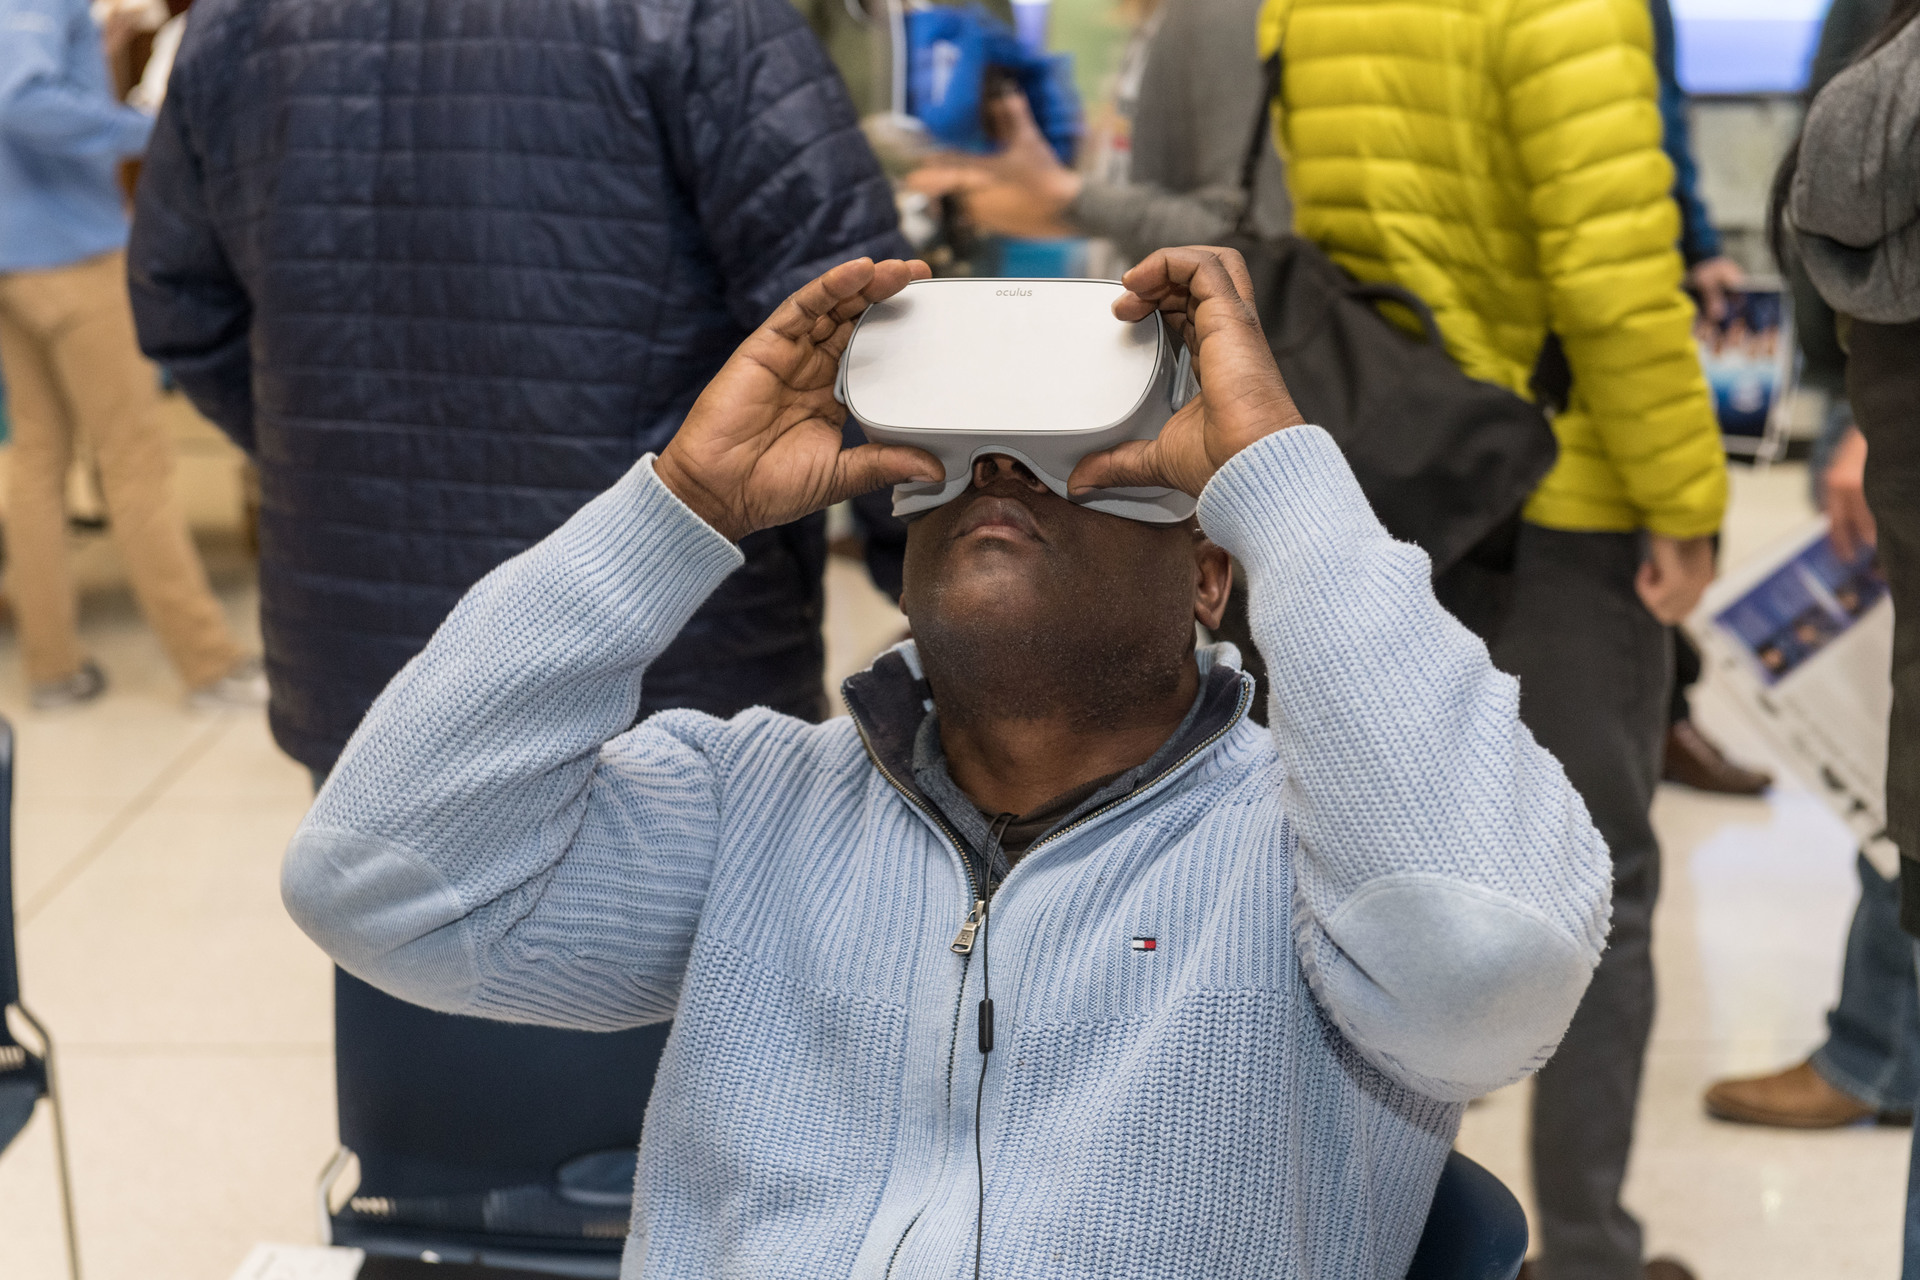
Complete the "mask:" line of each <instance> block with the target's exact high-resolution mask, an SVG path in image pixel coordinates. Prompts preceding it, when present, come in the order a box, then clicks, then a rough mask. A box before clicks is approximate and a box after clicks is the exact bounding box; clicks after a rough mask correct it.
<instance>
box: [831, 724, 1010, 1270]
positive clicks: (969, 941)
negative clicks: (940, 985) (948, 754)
mask: <svg viewBox="0 0 1920 1280" xmlns="http://www.w3.org/2000/svg"><path fill="white" fill-rule="evenodd" d="M853 727H854V729H855V730H856V731H857V732H858V733H859V734H860V745H861V746H862V747H865V748H866V751H867V759H869V760H871V761H873V767H874V768H875V769H877V770H879V771H880V776H881V777H883V778H885V779H886V780H887V785H888V786H890V787H892V788H893V789H894V790H895V791H897V792H899V793H900V795H901V798H903V799H904V800H906V802H907V803H908V804H910V805H912V806H913V807H914V808H916V809H918V810H919V811H920V812H921V813H924V814H925V815H926V816H927V820H928V821H930V822H931V823H933V825H934V828H935V829H936V830H938V831H939V832H940V834H941V835H942V836H944V837H945V838H946V841H947V845H948V848H949V849H951V850H952V852H953V855H954V857H955V859H957V860H958V861H959V863H960V874H961V876H962V877H964V878H965V880H966V882H967V901H968V902H970V903H972V904H973V905H972V906H971V907H970V908H968V910H967V917H966V919H965V920H963V921H961V923H960V932H959V933H958V934H956V935H955V936H954V939H953V942H952V944H951V945H950V946H949V947H948V950H950V951H952V952H953V953H954V954H955V955H957V956H959V957H960V985H959V987H958V989H957V990H956V991H955V992H954V996H953V1034H952V1039H951V1042H950V1043H949V1045H948V1047H947V1114H948V1115H949V1116H951V1115H952V1114H953V1063H954V1059H955V1057H956V1056H957V1055H958V1054H959V1052H960V1015H961V1013H963V1012H964V1011H965V1009H966V1004H967V970H968V969H969V968H971V967H972V961H973V940H974V937H975V936H976V935H977V934H978V933H979V931H980V916H981V913H982V912H983V911H984V910H985V907H986V904H985V902H983V901H982V900H981V893H980V881H979V878H978V877H976V876H975V875H974V874H973V863H972V860H971V859H969V858H968V857H967V855H966V854H965V853H964V852H962V850H964V849H965V848H966V847H967V846H966V841H964V840H962V839H961V838H960V835H959V833H958V832H956V831H955V830H954V829H953V827H952V826H951V825H949V824H948V822H947V820H946V818H945V817H944V816H943V815H942V814H941V813H940V811H939V810H937V809H935V808H933V807H932V806H931V805H928V804H926V803H925V802H923V801H922V800H921V799H920V798H919V797H918V796H916V795H914V794H913V792H911V791H909V790H907V788H906V787H904V786H902V785H901V784H900V779H898V778H896V777H894V776H893V771H892V770H890V769H888V768H887V766H886V765H885V764H884V763H883V762H882V761H881V759H880V755H879V753H878V752H876V751H875V750H874V749H873V743H871V742H869V741H868V740H867V731H866V729H865V728H864V727H863V726H862V725H861V723H860V718H859V717H858V716H855V717H853ZM926 1210H927V1207H926V1205H924V1204H923V1205H921V1206H920V1208H919V1210H918V1211H917V1212H915V1214H914V1215H913V1218H912V1220H911V1221H909V1222H908V1223H907V1226H906V1230H904V1231H902V1232H901V1233H900V1238H899V1239H898V1240H896V1241H894V1242H893V1252H892V1253H890V1254H888V1255H887V1271H886V1274H887V1275H888V1276H891V1275H893V1268H894V1265H895V1264H896V1263H897V1262H899V1261H900V1251H901V1250H902V1249H904V1248H906V1246H907V1240H908V1238H909V1237H910V1236H912V1235H913V1229H914V1228H915V1227H916V1226H918V1225H919V1224H920V1217H921V1215H922V1214H924V1213H925V1212H926Z"/></svg>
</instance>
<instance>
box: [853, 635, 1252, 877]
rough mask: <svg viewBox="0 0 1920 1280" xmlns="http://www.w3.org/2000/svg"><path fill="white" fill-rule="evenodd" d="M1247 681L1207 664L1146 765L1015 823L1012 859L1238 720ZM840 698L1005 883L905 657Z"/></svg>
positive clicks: (982, 821) (902, 781)
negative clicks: (1182, 715)
mask: <svg viewBox="0 0 1920 1280" xmlns="http://www.w3.org/2000/svg"><path fill="white" fill-rule="evenodd" d="M1244 683H1245V682H1244V679H1243V677H1242V676H1241V674H1240V672H1239V671H1238V670H1236V669H1235V668H1234V667H1232V666H1229V665H1227V664H1226V663H1224V662H1215V663H1213V664H1211V665H1210V666H1208V667H1207V669H1206V671H1205V672H1204V673H1203V674H1202V675H1201V678H1200V689H1199V692H1198V693H1197V694H1195V696H1194V700H1193V705H1192V706H1191V707H1190V708H1188V710H1187V715H1186V718H1185V719H1184V720H1182V721H1181V722H1180V727H1179V728H1178V729H1176V730H1174V732H1173V735H1172V736H1171V737H1169V738H1168V739H1167V740H1166V742H1165V743H1163V744H1161V747H1160V749H1159V750H1158V751H1156V752H1154V753H1153V755H1152V756H1151V757H1149V758H1148V759H1147V760H1146V762H1145V763H1143V764H1139V765H1136V766H1134V767H1133V768H1131V769H1128V770H1126V771H1124V772H1122V773H1119V774H1115V775H1113V776H1112V777H1111V778H1108V779H1104V780H1099V781H1100V782H1101V785H1099V786H1097V787H1096V788H1094V789H1093V790H1092V791H1091V792H1087V790H1086V788H1084V787H1081V788H1076V789H1075V790H1076V792H1080V793H1083V794H1082V795H1081V797H1080V798H1079V799H1078V801H1077V803H1070V802H1071V801H1073V800H1074V799H1075V792H1069V793H1068V794H1067V795H1066V796H1059V797H1055V798H1054V799H1053V800H1050V801H1048V802H1047V803H1046V804H1044V805H1042V806H1041V807H1040V808H1039V809H1036V810H1035V811H1034V812H1033V814H1032V815H1031V816H1030V818H1028V819H1024V820H1023V819H1022V818H1019V817H1016V818H1015V819H1014V820H1013V822H1012V823H1011V829H1012V830H1014V831H1018V832H1020V835H1021V836H1022V839H1021V840H1019V841H1017V842H1013V843H1015V844H1016V845H1017V847H1016V848H1015V849H1014V856H1015V857H1017V856H1019V854H1021V853H1024V852H1025V851H1026V849H1027V848H1028V847H1030V846H1031V845H1032V844H1035V843H1038V842H1039V841H1040V840H1041V839H1044V838H1045V837H1046V836H1047V835H1049V834H1051V833H1052V832H1054V831H1057V830H1059V829H1060V828H1062V827H1065V826H1068V825H1070V824H1072V823H1074V822H1078V821H1079V820H1080V819H1081V818H1083V817H1085V816H1086V815H1088V814H1090V813H1093V812H1094V811H1095V810H1098V809H1101V808H1104V807H1105V806H1107V805H1109V804H1112V803H1113V802H1114V801H1116V800H1119V799H1121V798H1123V797H1125V796H1127V795H1130V794H1132V793H1133V792H1134V791H1136V790H1138V789H1139V788H1140V787H1142V786H1145V785H1146V784H1148V783H1150V782H1153V781H1155V780H1156V779H1158V778H1159V777H1160V776H1161V775H1162V774H1164V773H1165V772H1166V771H1167V770H1168V769H1170V768H1172V767H1173V766H1174V765H1175V764H1176V763H1178V762H1179V761H1181V760H1184V759H1185V758H1186V757H1187V756H1188V754H1190V753H1191V752H1192V751H1193V750H1194V749H1195V748H1196V747H1199V746H1200V745H1201V744H1203V743H1205V742H1206V741H1207V740H1208V739H1209V738H1211V737H1213V736H1215V735H1216V734H1218V733H1220V732H1221V731H1222V730H1224V729H1226V728H1228V727H1229V726H1231V725H1232V724H1233V722H1234V720H1235V719H1237V718H1238V716H1239V714H1240V710H1241V706H1242V702H1243V697H1244V696H1248V695H1246V693H1245V690H1244V687H1243V686H1244ZM840 692H841V696H842V697H844V698H845V699H846V703H847V710H848V713H849V714H850V715H852V717H853V720H854V723H855V724H856V725H857V726H858V727H859V729H860V733H861V736H862V737H863V738H864V739H865V740H866V743H867V749H868V751H869V752H870V753H871V754H872V756H873V760H874V763H875V764H876V765H878V766H879V768H880V770H881V772H882V773H884V774H885V775H886V776H887V777H888V779H889V780H890V781H891V782H892V783H893V784H894V785H895V786H896V787H898V788H899V789H900V790H902V791H904V792H906V793H907V795H908V797H909V798H910V799H912V800H914V801H917V802H918V803H919V804H920V805H921V806H922V807H924V808H926V809H927V810H929V811H930V812H933V813H936V814H937V815H938V816H939V817H940V818H941V819H942V821H943V825H944V826H945V827H946V828H947V830H948V834H949V835H950V836H952V837H954V838H955V839H956V841H957V843H958V844H959V845H960V851H961V853H962V855H963V856H965V857H966V858H967V860H968V863H969V865H970V869H971V870H972V872H973V874H974V876H975V878H976V881H977V882H978V883H980V884H982V885H987V886H991V885H994V884H997V883H999V881H1000V880H1002V879H1004V878H1005V876H1006V874H1007V872H1008V871H1009V870H1010V869H1011V865H1012V861H1011V859H1010V858H1009V857H1008V851H1007V849H1006V848H1005V847H1003V845H1002V842H1001V841H1000V840H998V839H996V838H995V832H994V827H995V825H996V824H995V823H994V820H993V817H992V816H991V815H989V814H986V813H983V812H981V810H980V809H979V808H978V807H976V806H975V805H974V803H973V801H972V800H970V799H969V798H968V797H967V795H966V793H965V792H963V791H961V790H960V788H959V786H958V785H957V784H955V783H954V781H953V778H952V776H951V775H950V774H949V773H948V772H947V762H946V758H945V756H944V755H943V754H942V753H941V750H940V732H939V721H938V718H937V715H936V713H935V712H934V710H933V705H932V691H931V690H930V689H929V688H928V686H927V682H926V681H925V680H924V679H922V678H921V677H920V676H918V675H916V674H915V673H914V670H913V668H912V667H911V666H909V665H908V663H907V660H906V658H905V657H904V656H903V655H902V654H901V653H900V651H898V650H893V651H890V652H888V653H884V654H882V655H881V656H880V657H879V658H878V659H877V660H876V661H875V662H874V664H873V665H872V666H871V667H868V668H867V669H866V670H865V671H862V672H859V673H857V674H855V675H853V676H851V677H849V678H848V679H847V680H846V682H845V683H844V684H842V685H841V686H840ZM1058 810H1064V811H1062V812H1056V811H1058ZM999 825H1001V826H1003V827H1006V826H1007V825H1008V824H1006V823H1002V824H999Z"/></svg>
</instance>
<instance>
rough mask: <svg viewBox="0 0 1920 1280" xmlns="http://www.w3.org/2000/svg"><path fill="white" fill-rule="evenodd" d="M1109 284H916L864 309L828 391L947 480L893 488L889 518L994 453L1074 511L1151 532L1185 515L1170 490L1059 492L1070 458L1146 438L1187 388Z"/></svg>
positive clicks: (1159, 332) (955, 487)
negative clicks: (1126, 316)
mask: <svg viewBox="0 0 1920 1280" xmlns="http://www.w3.org/2000/svg"><path fill="white" fill-rule="evenodd" d="M1124 292H1125V290H1124V289H1123V288H1122V287H1121V286H1120V285H1119V284H1117V283H1115V282H1113V281H1111V280H969V279H949V280H917V281H915V282H913V283H912V284H909V285H908V286H907V287H906V288H904V289H902V290H901V291H900V292H899V293H897V294H895V295H894V296H893V297H891V298H889V299H887V300H886V301H885V302H879V303H875V304H874V305H873V306H871V307H868V308H867V310H866V312H865V313H864V314H862V315H861V317H860V320H859V322H858V323H857V324H856V325H855V326H854V330H853V337H852V338H851V339H849V341H848V342H847V349H846V351H845V353H844V354H843V355H842V356H841V357H840V376H839V381H838V382H837V383H836V384H835V387H834V395H835V396H836V397H837V398H838V399H839V401H840V403H842V404H844V405H845V406H846V407H847V412H848V414H849V415H851V416H852V418H853V419H854V421H856V422H858V423H859V424H860V426H861V428H862V429H863V430H865V432H866V434H867V439H869V440H872V441H876V442H878V443H884V444H906V445H913V446H915V447H917V448H921V449H925V450H926V451H927V452H928V453H931V454H932V455H933V456H934V457H936V458H938V459H940V461H941V463H942V465H944V466H945V468H946V479H945V480H942V481H933V482H926V483H918V484H903V485H897V486H895V488H894V491H893V513H894V514H895V515H897V516H909V515H914V514H916V513H918V512H921V511H929V510H932V509H933V508H934V507H938V506H941V505H943V504H945V503H947V502H951V501H952V500H953V499H954V498H957V497H959V496H960V494H961V492H962V491H963V490H965V488H966V487H967V483H968V481H969V479H970V478H971V476H972V474H973V463H974V459H976V458H979V457H981V456H982V455H984V454H1005V455H1006V456H1008V457H1010V458H1014V459H1017V460H1018V461H1019V462H1021V463H1023V464H1024V465H1025V466H1026V467H1027V468H1028V469H1029V470H1031V471H1032V472H1033V473H1034V475H1036V476H1038V477H1039V478H1040V479H1041V480H1042V481H1044V482H1045V483H1046V486H1047V487H1048V488H1049V489H1051V490H1053V491H1054V492H1055V493H1057V494H1059V495H1060V496H1061V497H1063V498H1066V499H1067V500H1068V501H1070V502H1075V503H1078V504H1079V505H1081V506H1085V507H1091V508H1093V509H1094V510H1095V511H1104V512H1106V513H1107V514H1109V515H1116V516H1124V517H1126V518H1127V519H1129V520H1142V521H1146V522H1148V523H1151V524H1173V523H1175V522H1177V521H1180V520H1184V519H1186V518H1187V517H1188V516H1190V515H1192V514H1193V509H1194V505H1195V504H1194V500H1193V499H1192V498H1190V497H1188V496H1187V495H1186V494H1184V493H1181V492H1179V491H1178V490H1174V489H1096V490H1094V491H1093V492H1091V493H1089V494H1087V495H1086V496H1085V497H1080V498H1075V497H1072V496H1071V495H1069V494H1068V492H1067V477H1068V476H1070V475H1072V474H1073V468H1074V465H1075V464H1076V463H1078V462H1079V461H1080V459H1082V458H1084V457H1085V456H1086V455H1088V454H1090V453H1097V452H1099V451H1100V450H1102V449H1110V448H1112V447H1113V446H1114V445H1117V444H1121V443H1123V442H1125V441H1128V440H1151V439H1153V438H1154V437H1155V436H1157V435H1159V434H1160V429H1161V428H1162V427H1164V426H1165V425H1166V422H1167V419H1168V418H1170V417H1172V416H1173V414H1174V412H1175V410H1177V409H1179V408H1180V407H1181V406H1182V405H1184V404H1186V402H1187V401H1188V400H1190V399H1192V398H1193V396H1194V395H1195V394H1196V393H1197V392H1198V390H1199V387H1198V384H1197V383H1195V381H1194V378H1193V372H1192V364H1191V361H1190V360H1189V358H1188V355H1187V353H1186V352H1185V351H1184V350H1179V351H1176V350H1175V343H1174V341H1173V337H1172V334H1171V333H1169V331H1168V329H1167V326H1166V324H1165V322H1164V321H1162V320H1161V318H1160V315H1159V313H1158V312H1155V313H1154V314H1153V315H1150V316H1148V317H1147V318H1146V319H1145V320H1141V321H1138V322H1137V323H1133V324H1128V323H1126V322H1125V321H1122V320H1117V319H1115V318H1114V315H1113V301H1114V299H1115V298H1118V297H1119V296H1120V295H1121V294H1122V293H1124Z"/></svg>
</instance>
